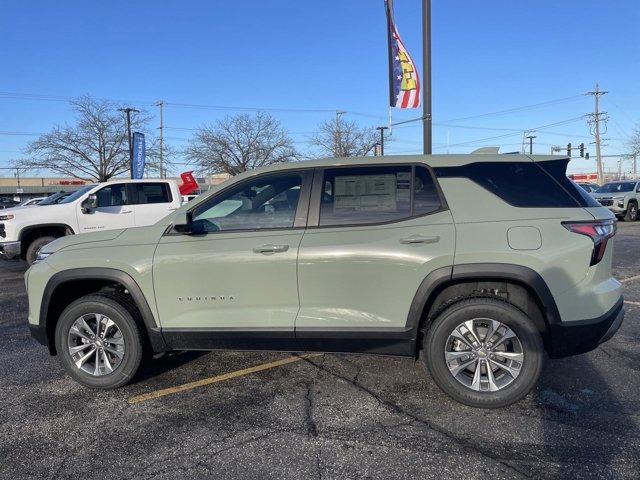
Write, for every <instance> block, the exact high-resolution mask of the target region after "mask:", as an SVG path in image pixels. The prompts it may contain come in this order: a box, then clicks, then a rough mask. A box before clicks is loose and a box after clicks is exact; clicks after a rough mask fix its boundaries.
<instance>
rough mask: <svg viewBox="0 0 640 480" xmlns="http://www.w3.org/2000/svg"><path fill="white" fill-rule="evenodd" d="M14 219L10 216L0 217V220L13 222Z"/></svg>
mask: <svg viewBox="0 0 640 480" xmlns="http://www.w3.org/2000/svg"><path fill="white" fill-rule="evenodd" d="M14 218H15V217H14V216H13V215H11V214H9V215H0V220H13V219H14Z"/></svg>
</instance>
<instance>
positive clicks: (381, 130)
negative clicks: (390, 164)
mask: <svg viewBox="0 0 640 480" xmlns="http://www.w3.org/2000/svg"><path fill="white" fill-rule="evenodd" d="M388 129H389V127H376V130H380V155H384V131H385V130H388Z"/></svg>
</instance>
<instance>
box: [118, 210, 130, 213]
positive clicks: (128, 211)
mask: <svg viewBox="0 0 640 480" xmlns="http://www.w3.org/2000/svg"><path fill="white" fill-rule="evenodd" d="M131 212H133V210H120V213H131Z"/></svg>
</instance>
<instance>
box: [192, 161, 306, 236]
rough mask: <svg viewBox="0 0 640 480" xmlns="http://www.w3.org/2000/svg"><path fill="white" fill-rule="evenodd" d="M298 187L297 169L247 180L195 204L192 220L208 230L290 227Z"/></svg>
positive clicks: (300, 183)
mask: <svg viewBox="0 0 640 480" xmlns="http://www.w3.org/2000/svg"><path fill="white" fill-rule="evenodd" d="M301 187H302V177H301V176H300V174H297V173H296V174H282V175H274V176H269V177H262V178H261V179H255V180H250V181H247V182H244V183H242V184H241V185H239V186H237V187H235V188H232V189H231V190H229V191H228V192H226V193H224V194H223V195H221V196H218V197H214V198H213V199H211V201H209V202H206V203H205V204H203V205H201V206H200V207H198V208H197V209H196V210H194V212H193V222H194V223H198V224H199V225H200V226H201V227H202V228H203V229H204V231H207V232H217V231H224V230H257V229H272V228H291V227H293V223H294V221H295V217H296V208H297V206H298V198H299V196H300V189H301Z"/></svg>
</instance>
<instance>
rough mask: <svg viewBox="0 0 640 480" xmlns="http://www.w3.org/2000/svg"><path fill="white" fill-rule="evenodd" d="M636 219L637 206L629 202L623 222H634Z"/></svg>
mask: <svg viewBox="0 0 640 480" xmlns="http://www.w3.org/2000/svg"><path fill="white" fill-rule="evenodd" d="M637 219H638V204H637V203H636V202H629V204H628V205H627V214H626V215H625V216H624V221H625V222H635V221H636V220H637Z"/></svg>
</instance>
